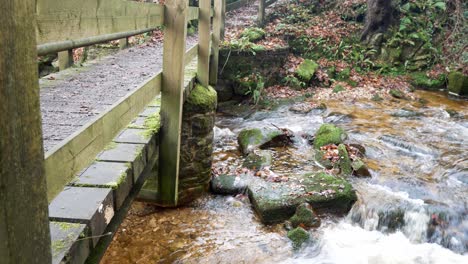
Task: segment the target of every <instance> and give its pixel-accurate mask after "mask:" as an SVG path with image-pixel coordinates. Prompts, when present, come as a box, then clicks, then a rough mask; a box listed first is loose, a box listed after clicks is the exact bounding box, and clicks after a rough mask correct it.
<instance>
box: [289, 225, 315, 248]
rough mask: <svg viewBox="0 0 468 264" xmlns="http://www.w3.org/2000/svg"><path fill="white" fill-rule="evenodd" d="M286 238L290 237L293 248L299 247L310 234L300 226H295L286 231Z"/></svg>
mask: <svg viewBox="0 0 468 264" xmlns="http://www.w3.org/2000/svg"><path fill="white" fill-rule="evenodd" d="M288 238H289V239H291V241H292V244H293V248H294V249H299V248H300V247H301V246H302V244H304V243H305V242H307V241H308V240H309V239H310V234H309V232H307V231H306V230H305V229H304V228H302V227H296V228H294V229H293V230H291V231H289V232H288Z"/></svg>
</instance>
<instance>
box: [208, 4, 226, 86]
mask: <svg viewBox="0 0 468 264" xmlns="http://www.w3.org/2000/svg"><path fill="white" fill-rule="evenodd" d="M223 5H224V0H215V1H214V12H215V13H214V17H213V37H212V41H213V43H212V50H213V53H212V54H211V62H210V85H212V86H216V83H217V82H218V62H219V44H220V42H221V26H222V24H221V23H222V12H223Z"/></svg>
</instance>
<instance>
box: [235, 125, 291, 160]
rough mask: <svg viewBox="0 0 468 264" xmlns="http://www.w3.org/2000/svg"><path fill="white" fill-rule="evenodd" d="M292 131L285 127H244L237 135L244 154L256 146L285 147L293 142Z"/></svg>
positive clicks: (263, 147)
mask: <svg viewBox="0 0 468 264" xmlns="http://www.w3.org/2000/svg"><path fill="white" fill-rule="evenodd" d="M292 136H293V135H292V132H290V131H289V132H288V131H287V130H284V129H258V128H252V129H244V130H242V131H241V132H240V133H239V136H238V137H237V143H238V144H239V148H240V151H241V152H242V154H244V155H247V154H248V153H250V152H252V151H253V150H254V149H255V148H262V149H265V148H274V147H284V146H287V145H289V144H291V143H292V141H291V137H292Z"/></svg>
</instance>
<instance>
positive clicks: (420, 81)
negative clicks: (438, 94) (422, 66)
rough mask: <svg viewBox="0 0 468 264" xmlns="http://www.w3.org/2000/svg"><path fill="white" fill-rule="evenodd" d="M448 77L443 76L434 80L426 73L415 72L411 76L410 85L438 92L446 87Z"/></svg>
mask: <svg viewBox="0 0 468 264" xmlns="http://www.w3.org/2000/svg"><path fill="white" fill-rule="evenodd" d="M445 80H446V76H445V75H443V74H441V75H440V76H439V77H438V78H437V79H432V78H430V77H428V76H427V75H426V73H424V72H415V73H413V74H411V75H410V83H411V84H412V85H413V86H414V87H416V88H421V89H427V90H438V89H442V88H444V87H445Z"/></svg>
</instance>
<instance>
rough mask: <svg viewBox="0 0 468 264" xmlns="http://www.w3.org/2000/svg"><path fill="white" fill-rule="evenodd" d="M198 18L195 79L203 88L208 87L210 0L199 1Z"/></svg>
mask: <svg viewBox="0 0 468 264" xmlns="http://www.w3.org/2000/svg"><path fill="white" fill-rule="evenodd" d="M198 5H199V7H200V8H199V10H200V17H199V18H198V68H197V79H198V82H199V83H200V84H201V85H203V86H208V85H209V79H210V42H211V40H210V31H211V27H210V20H211V19H210V12H211V0H199V2H198Z"/></svg>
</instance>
